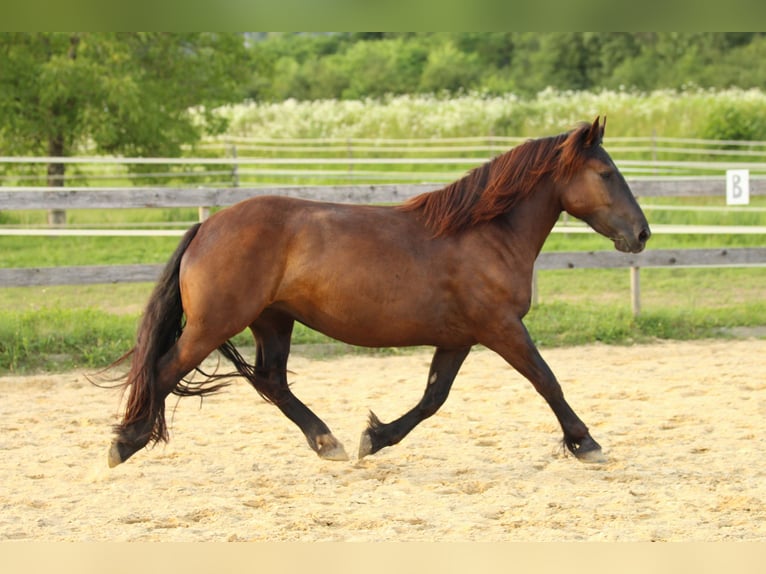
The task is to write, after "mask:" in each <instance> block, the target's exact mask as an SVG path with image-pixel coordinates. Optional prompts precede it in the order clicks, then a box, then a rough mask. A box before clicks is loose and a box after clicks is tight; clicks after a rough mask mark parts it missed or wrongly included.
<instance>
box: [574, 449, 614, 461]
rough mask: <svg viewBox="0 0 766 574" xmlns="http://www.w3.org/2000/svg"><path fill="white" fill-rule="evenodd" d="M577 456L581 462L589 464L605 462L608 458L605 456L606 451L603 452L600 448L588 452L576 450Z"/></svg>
mask: <svg viewBox="0 0 766 574" xmlns="http://www.w3.org/2000/svg"><path fill="white" fill-rule="evenodd" d="M575 457H576V458H577V460H579V461H580V462H585V463H588V464H604V463H605V462H607V458H606V456H604V453H603V452H601V449H600V448H595V449H593V450H588V451H586V452H576V453H575Z"/></svg>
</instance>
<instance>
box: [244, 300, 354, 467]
mask: <svg viewBox="0 0 766 574" xmlns="http://www.w3.org/2000/svg"><path fill="white" fill-rule="evenodd" d="M293 324H294V321H293V319H292V318H291V317H289V316H287V315H285V314H282V313H278V312H274V311H270V310H266V311H265V312H264V313H263V314H261V316H260V317H259V318H258V320H257V321H256V322H254V323H253V324H252V325H251V326H250V329H251V331H252V332H253V335H254V337H255V339H256V341H257V342H258V354H257V358H256V364H255V373H254V374H253V376H248V377H247V378H248V379H249V380H250V382H251V383H252V385H253V386H254V387H255V388H256V390H257V391H258V392H259V393H260V394H261V395H262V396H263V397H265V398H266V399H267V400H269V401H270V402H272V403H274V405H276V406H277V407H278V408H279V410H281V411H282V412H283V413H284V414H285V416H287V418H288V419H290V420H291V421H293V422H294V423H295V424H296V425H298V427H299V428H300V429H301V431H303V434H304V435H305V436H306V440H307V441H308V443H309V446H310V447H311V448H312V449H313V450H314V451H315V452H316V453H317V454H318V455H319V456H320V457H321V458H324V459H327V460H348V455H347V454H346V451H345V450H344V448H343V445H342V444H341V443H340V442H339V441H338V439H336V438H335V437H334V436H333V434H332V432H330V429H329V428H328V427H327V425H326V424H325V423H324V422H323V421H322V420H321V419H320V418H319V417H318V416H316V415H315V414H314V413H313V412H312V411H311V409H309V408H308V407H307V406H306V405H304V404H303V403H302V402H301V401H300V400H298V398H297V397H296V396H295V395H294V394H293V393H292V391H291V390H290V387H289V386H288V383H287V357H288V355H289V354H290V338H291V336H292V330H293ZM246 376H247V375H246Z"/></svg>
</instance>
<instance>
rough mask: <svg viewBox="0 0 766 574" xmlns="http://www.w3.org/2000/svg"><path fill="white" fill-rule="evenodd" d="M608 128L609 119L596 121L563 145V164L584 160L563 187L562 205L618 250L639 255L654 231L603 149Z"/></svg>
mask: <svg viewBox="0 0 766 574" xmlns="http://www.w3.org/2000/svg"><path fill="white" fill-rule="evenodd" d="M605 125H606V118H605V119H604V123H603V124H600V125H599V118H596V121H594V122H593V124H592V125H590V126H587V125H586V126H583V127H582V128H580V129H578V130H575V131H573V132H572V133H571V134H570V135H569V138H567V140H566V141H565V142H564V143H563V144H562V149H561V155H562V161H567V157H569V160H570V161H571V160H572V158H573V157H574V156H575V155H577V156H579V158H580V161H578V162H576V165H577V166H578V167H577V169H576V170H574V171H573V172H572V173H570V174H568V177H567V178H566V182H564V183H563V184H562V186H561V204H562V207H563V208H564V210H566V211H567V213H569V214H571V215H573V216H575V217H577V218H578V219H582V220H583V221H585V222H586V223H587V224H588V225H590V226H591V227H592V228H593V229H595V230H596V231H597V232H599V233H600V234H601V235H603V236H605V237H608V238H609V239H611V240H612V241H613V242H614V246H615V248H617V250H619V251H624V252H629V253H638V252H640V251H643V249H644V247H645V246H646V242H647V240H648V239H649V236H650V235H651V231H650V230H649V224H648V223H647V221H646V217H645V216H644V213H643V211H641V208H640V207H639V206H638V203H637V202H636V199H635V197H633V193H632V192H631V191H630V187H628V184H627V182H626V181H625V178H624V177H623V176H622V174H621V173H620V171H619V170H618V169H617V166H615V165H614V162H613V161H612V158H611V157H609V154H608V153H606V151H605V150H604V148H603V147H601V140H602V138H603V136H604V126H605ZM581 154H582V155H581ZM573 165H574V164H573Z"/></svg>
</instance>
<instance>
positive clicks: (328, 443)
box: [316, 434, 348, 460]
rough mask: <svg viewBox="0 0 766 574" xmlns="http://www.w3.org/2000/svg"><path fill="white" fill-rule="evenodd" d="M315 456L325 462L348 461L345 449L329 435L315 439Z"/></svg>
mask: <svg viewBox="0 0 766 574" xmlns="http://www.w3.org/2000/svg"><path fill="white" fill-rule="evenodd" d="M316 441H317V447H318V448H317V451H316V452H317V454H318V455H319V457H320V458H323V459H325V460H348V455H347V454H346V449H344V448H343V445H342V444H340V442H338V439H336V438H335V437H334V436H332V435H331V434H323V435H320V436H318V437H317V439H316Z"/></svg>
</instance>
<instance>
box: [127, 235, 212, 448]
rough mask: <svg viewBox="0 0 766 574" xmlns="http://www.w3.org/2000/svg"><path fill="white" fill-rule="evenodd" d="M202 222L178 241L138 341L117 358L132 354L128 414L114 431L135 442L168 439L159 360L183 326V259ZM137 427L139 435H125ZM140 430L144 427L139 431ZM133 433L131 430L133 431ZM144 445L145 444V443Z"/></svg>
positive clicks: (178, 335)
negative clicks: (159, 385)
mask: <svg viewBox="0 0 766 574" xmlns="http://www.w3.org/2000/svg"><path fill="white" fill-rule="evenodd" d="M200 225H201V224H199V223H198V224H196V225H194V226H193V227H191V228H190V229H189V230H188V231H187V232H186V234H185V235H184V237H183V239H182V240H181V242H180V243H179V245H178V247H177V248H176V250H175V252H174V253H173V255H172V256H171V257H170V260H169V261H168V263H167V265H166V266H165V269H164V271H163V272H162V275H161V276H160V278H159V280H158V281H157V284H156V285H155V287H154V291H153V292H152V295H151V297H150V298H149V302H148V303H147V305H146V309H145V311H144V315H143V317H142V319H141V323H140V325H139V327H138V333H137V335H136V344H135V346H134V347H133V349H132V350H131V351H128V353H126V354H125V355H123V357H121V358H120V359H118V360H117V362H116V363H115V364H118V363H120V362H122V361H124V360H126V359H127V358H128V357H131V355H132V358H131V364H130V369H129V371H128V374H127V376H126V379H125V382H124V385H125V386H126V387H127V388H128V389H129V391H128V398H127V400H126V405H125V413H124V415H123V420H122V423H121V424H120V425H118V426H117V427H116V428H115V431H116V432H117V434H118V435H120V437H121V438H123V439H128V440H129V442H131V443H133V444H136V445H138V444H141V443H144V444H146V443H147V442H153V443H156V442H159V441H165V442H167V440H168V430H167V424H166V422H165V400H164V399H165V396H164V395H160V394H159V391H158V389H157V382H158V381H157V363H158V362H159V359H160V357H162V356H163V355H164V354H165V353H167V352H168V351H169V350H170V349H171V347H172V346H173V345H174V344H175V342H176V340H177V339H178V337H180V336H181V331H182V330H183V326H184V312H183V306H182V303H181V289H180V281H179V270H180V268H181V258H182V257H183V255H184V253H185V252H186V249H187V248H188V247H189V244H190V243H191V242H192V240H193V239H194V237H195V236H196V235H197V231H198V230H199V227H200ZM133 427H135V431H137V433H138V436H130V437H127V436H122V434H123V432H128V431H127V429H129V428H133ZM139 429H141V430H139ZM131 434H132V432H131ZM142 446H143V445H142Z"/></svg>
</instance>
